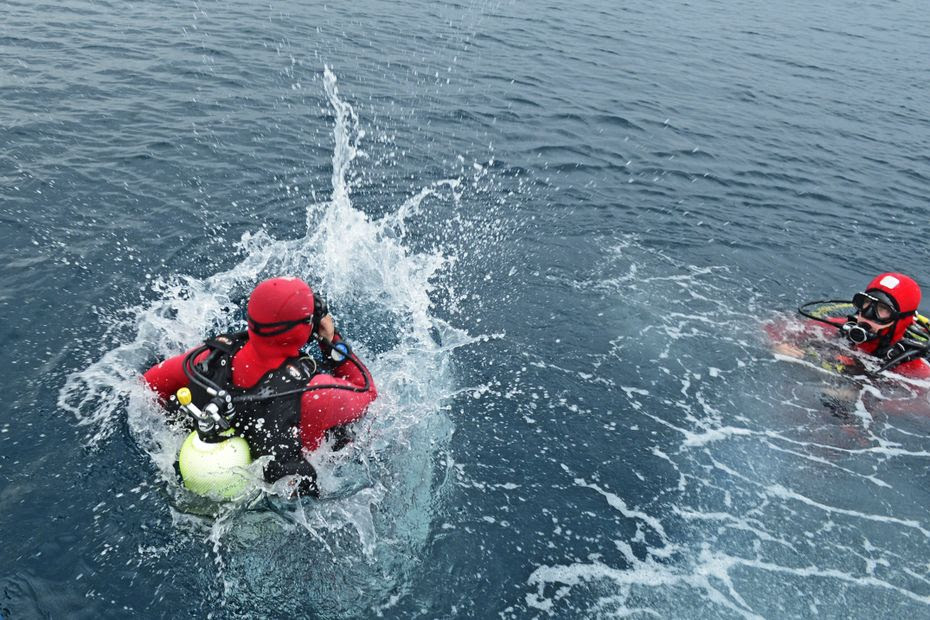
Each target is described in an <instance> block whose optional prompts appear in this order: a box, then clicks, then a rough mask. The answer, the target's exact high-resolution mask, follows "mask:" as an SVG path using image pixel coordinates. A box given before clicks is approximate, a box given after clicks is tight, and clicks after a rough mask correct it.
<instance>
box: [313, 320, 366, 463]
mask: <svg viewBox="0 0 930 620" xmlns="http://www.w3.org/2000/svg"><path fill="white" fill-rule="evenodd" d="M341 340H342V338H341V337H340V335H339V333H338V332H335V331H333V332H332V341H331V343H333V344H334V343H338V342H340V341H341ZM320 348H321V349H322V351H323V354H324V355H326V356H327V357H328V356H329V355H330V353H331V352H332V348H331V346H330V345H329V344H328V343H325V342H321V343H320ZM309 385H311V386H320V389H316V390H312V391H308V392H306V393H304V395H303V397H302V398H301V409H300V438H301V442H302V443H303V446H304V449H306V450H315V449H317V448H318V447H319V446H320V443H321V442H322V441H323V438H324V437H325V436H326V431H327V430H329V429H331V428H333V427H336V426H342V425H344V424H349V423H350V422H354V421H356V420H358V419H359V418H361V417H362V416H363V415H365V411H366V410H367V409H368V405H369V404H371V402H372V401H373V400H374V399H375V398H377V396H378V392H377V389H376V388H375V382H374V380H373V379H372V377H371V373H370V372H369V371H368V369H367V368H366V367H365V365H364V364H363V363H362V361H361V360H360V359H359V358H358V356H356V355H355V353H353V352H352V351H351V350H350V351H349V356H348V357H347V358H346V359H344V360H343V361H342V362H341V363H340V364H339V365H338V366H336V367H335V368H334V369H333V374H331V375H327V374H319V375H316V376H315V377H313V379H311V380H310V384H309ZM326 386H331V387H326Z"/></svg>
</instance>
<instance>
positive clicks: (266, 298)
mask: <svg viewBox="0 0 930 620" xmlns="http://www.w3.org/2000/svg"><path fill="white" fill-rule="evenodd" d="M248 314H249V342H251V343H252V345H253V346H254V347H255V350H256V352H257V353H259V354H260V355H262V356H265V357H294V356H296V355H297V354H298V350H299V349H300V347H302V346H303V345H305V344H307V340H309V338H310V332H311V329H312V326H311V324H310V317H312V316H313V291H312V290H311V289H310V286H308V285H307V283H306V282H304V281H303V280H301V279H300V278H293V277H285V278H271V279H270V280H265V281H264V282H261V283H260V284H259V285H258V286H256V287H255V290H254V291H252V295H251V296H250V297H249V305H248ZM301 320H306V322H304V323H300V324H298V325H295V326H294V327H291V328H290V329H288V330H287V331H285V332H283V333H281V334H277V335H274V336H262V335H260V334H259V333H257V331H256V330H255V328H254V325H253V322H258V323H261V324H268V323H281V322H285V321H301ZM259 331H262V330H259Z"/></svg>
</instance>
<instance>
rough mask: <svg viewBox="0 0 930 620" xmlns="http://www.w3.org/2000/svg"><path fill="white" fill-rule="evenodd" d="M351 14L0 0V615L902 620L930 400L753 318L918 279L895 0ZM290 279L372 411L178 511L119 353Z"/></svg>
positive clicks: (915, 62) (909, 103)
mask: <svg viewBox="0 0 930 620" xmlns="http://www.w3.org/2000/svg"><path fill="white" fill-rule="evenodd" d="M342 4H343V3H334V4H333V5H321V4H319V3H309V2H279V1H277V0H274V1H272V2H267V3H252V2H241V1H239V2H227V3H218V2H199V3H187V2H165V3H138V2H133V3H116V2H106V1H80V0H68V1H66V2H62V3H57V4H54V5H53V4H41V3H32V2H23V1H21V0H7V1H6V3H4V4H3V5H2V8H0V11H2V14H3V19H2V20H0V222H2V224H0V242H2V243H0V260H2V263H3V265H4V267H3V271H2V275H0V334H2V342H3V345H4V348H5V350H6V354H5V355H3V356H2V357H0V376H2V377H3V383H2V387H3V392H4V398H3V404H2V405H0V541H2V545H0V615H2V616H3V617H4V618H36V617H52V618H58V617H75V618H84V617H87V618H97V617H113V618H117V617H118V618H124V617H144V618H153V617H166V618H176V617H215V618H238V617H241V618H252V617H319V618H335V617H360V616H384V617H398V618H409V617H423V618H438V617H443V618H445V617H474V618H490V617H503V618H528V617H560V618H561V617H566V618H588V617H613V616H631V617H711V618H718V617H720V618H731V617H733V618H737V617H862V618H874V617H883V616H885V617H887V616H891V615H895V616H905V615H911V616H916V617H921V616H926V615H927V614H928V610H930V570H928V564H927V556H928V552H930V518H928V516H927V506H928V504H930V490H928V482H930V481H928V475H927V465H928V462H930V450H928V446H927V441H928V433H930V415H928V414H930V403H928V405H927V408H926V410H923V409H919V410H915V411H912V412H909V413H904V414H898V415H887V414H882V413H881V412H875V411H869V410H868V409H866V408H865V407H864V406H863V405H862V399H859V402H857V403H856V407H855V411H854V413H853V415H850V416H845V417H838V416H836V415H831V412H830V411H828V410H826V409H825V408H824V407H823V405H822V404H821V393H822V386H823V385H824V384H825V383H830V382H832V381H834V379H833V378H831V377H829V376H826V375H825V374H824V373H820V372H817V371H816V369H813V368H807V367H804V366H802V365H798V364H791V363H788V362H787V361H786V360H784V359H776V358H774V357H773V356H772V354H771V353H770V352H769V351H768V349H767V346H766V344H765V341H764V339H763V338H762V336H761V332H760V324H761V323H762V322H763V321H765V320H766V319H768V318H770V317H775V316H783V315H784V314H785V313H789V312H791V310H792V308H793V307H794V306H795V305H796V304H797V303H798V302H800V301H803V300H806V299H810V298H818V297H834V296H845V295H848V294H849V293H851V292H852V291H854V290H857V289H858V288H860V287H861V286H863V285H864V283H865V282H867V281H868V279H870V277H871V276H872V275H873V274H874V273H876V272H878V271H881V270H886V269H894V270H902V271H905V272H907V273H910V274H911V275H913V276H914V277H915V278H917V280H918V281H919V282H920V283H921V284H924V285H925V287H926V286H930V278H928V277H927V275H926V274H927V270H926V266H927V265H928V264H930V245H928V244H927V243H926V241H925V237H926V233H925V231H926V228H927V218H928V215H930V210H928V209H927V206H926V205H927V196H928V194H930V156H928V153H930V103H928V99H927V96H926V94H927V93H926V84H927V83H928V81H930V67H928V65H927V50H928V49H930V35H928V34H927V33H928V32H930V17H928V13H927V11H926V7H925V6H924V5H923V3H920V2H916V1H914V2H907V1H905V2H897V3H891V4H889V3H878V2H852V3H850V2H836V1H828V2H825V3H819V5H818V6H811V5H810V4H809V3H806V2H795V1H792V0H778V1H775V2H771V3H767V4H762V3H750V2H744V1H742V0H738V1H736V2H702V3H691V2H685V1H676V2H671V3H665V4H664V5H659V6H652V5H647V4H642V3H640V4H636V3H629V2H601V1H594V0H590V1H583V2H578V3H573V4H572V5H571V6H568V5H565V4H564V3H547V2H540V3H532V4H529V5H528V4H525V3H514V2H507V1H493V2H472V1H470V2H462V3H450V4H445V5H442V6H438V5H436V4H434V3H428V2H414V3H404V4H400V3H398V4H395V3H388V2H376V1H366V2H356V3H351V6H349V4H346V5H345V6H343V5H342ZM326 67H329V70H327V69H326ZM284 273H292V274H296V275H300V276H302V277H304V278H306V279H307V280H308V281H309V282H311V284H312V285H314V286H315V287H318V288H320V289H321V290H323V291H324V293H325V294H326V295H327V296H328V297H329V299H330V301H331V306H332V308H333V310H334V313H335V315H336V318H337V321H338V323H339V324H340V325H341V326H342V327H343V330H344V331H345V332H346V333H347V334H348V335H349V336H350V337H351V338H352V340H353V342H354V343H355V345H356V348H357V349H358V350H359V351H361V352H362V353H363V355H364V356H365V358H366V359H368V360H370V361H371V364H370V366H371V369H372V371H373V373H374V375H375V378H376V380H377V381H378V384H379V387H380V391H381V398H380V399H379V401H378V402H377V403H376V405H375V407H374V408H373V410H372V415H371V416H369V419H368V420H367V421H366V422H365V423H364V424H362V425H361V427H360V429H359V439H358V440H357V441H356V442H355V444H354V445H353V447H352V448H351V450H349V451H348V452H341V453H330V452H328V451H326V450H324V451H323V452H322V453H321V454H320V455H318V457H317V466H318V469H319V470H320V471H321V480H322V481H323V484H324V489H325V492H324V494H323V495H324V496H323V498H322V499H321V500H319V501H307V502H306V503H303V504H300V503H291V502H287V501H284V500H281V499H280V498H279V497H277V496H276V495H275V494H274V489H265V491H264V493H259V494H258V497H256V498H255V499H254V500H252V501H250V502H243V503H242V504H239V505H232V506H224V507H220V508H216V507H212V508H211V507H205V506H202V505H199V504H198V503H197V502H196V501H193V500H192V499H191V498H190V497H187V496H186V495H185V493H184V492H183V491H182V490H180V489H179V488H178V485H177V483H176V480H175V479H174V478H173V474H172V469H171V463H172V461H173V459H174V455H175V453H176V450H177V447H178V446H179V444H180V441H181V439H182V438H183V436H182V435H181V434H180V433H179V432H178V431H177V430H175V429H172V428H170V427H168V426H167V425H166V424H165V423H164V421H163V420H162V419H161V417H160V416H159V415H158V412H157V411H156V410H155V408H154V407H153V406H152V405H151V403H150V402H149V400H148V399H147V397H146V395H145V393H144V392H143V391H142V389H141V388H140V387H139V385H138V382H137V376H138V373H139V372H140V371H142V370H144V369H145V368H147V367H148V366H149V365H150V364H151V363H153V362H154V361H155V360H157V359H159V358H162V357H164V356H167V355H171V354H174V353H177V352H179V351H181V350H183V348H184V347H186V346H190V345H192V344H193V343H196V342H197V341H198V340H199V339H201V338H202V337H203V336H204V335H206V334H207V333H210V332H215V331H217V330H219V329H226V328H229V327H232V326H237V325H241V321H242V318H243V316H242V312H241V309H240V304H241V303H242V301H243V300H244V299H245V298H246V296H247V295H248V292H249V291H250V290H251V287H252V286H254V284H255V283H256V282H257V281H259V280H261V279H262V278H264V277H268V276H272V275H280V274H284ZM869 389H870V387H869V386H866V387H865V391H868V390H869Z"/></svg>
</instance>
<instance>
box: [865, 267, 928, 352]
mask: <svg viewBox="0 0 930 620" xmlns="http://www.w3.org/2000/svg"><path fill="white" fill-rule="evenodd" d="M869 291H881V292H883V293H885V294H886V295H888V296H889V297H891V299H893V300H894V302H895V303H896V304H898V312H911V313H913V312H915V311H916V310H917V307H918V306H919V305H920V287H919V286H917V283H916V282H914V280H912V279H911V278H909V277H908V276H906V275H904V274H903V273H894V272H887V273H881V274H879V275H877V276H875V277H874V278H873V279H872V281H871V282H869V285H868V286H867V287H866V288H865V292H866V293H868V292H869ZM913 322H914V315H913V314H910V315H908V316H906V317H903V318H900V319H898V322H897V324H896V325H895V330H894V334H892V337H891V341H892V342H897V341H898V340H900V339H901V338H902V337H903V336H904V332H905V330H906V329H907V328H908V327H910V325H911V324H912V323H913Z"/></svg>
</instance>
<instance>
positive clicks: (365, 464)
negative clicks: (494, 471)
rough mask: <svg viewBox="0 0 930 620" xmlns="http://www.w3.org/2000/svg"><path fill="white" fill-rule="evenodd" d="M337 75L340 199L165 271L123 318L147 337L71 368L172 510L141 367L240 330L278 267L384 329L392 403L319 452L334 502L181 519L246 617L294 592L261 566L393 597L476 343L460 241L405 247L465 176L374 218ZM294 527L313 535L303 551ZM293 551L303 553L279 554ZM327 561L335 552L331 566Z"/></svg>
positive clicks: (385, 381) (453, 199) (95, 426)
mask: <svg viewBox="0 0 930 620" xmlns="http://www.w3.org/2000/svg"><path fill="white" fill-rule="evenodd" d="M323 78H324V79H323V84H324V88H325V92H326V95H327V97H328V100H329V103H330V106H331V108H332V111H333V116H334V131H333V134H334V149H333V157H332V166H333V174H332V193H331V195H330V197H329V199H328V200H326V201H324V202H319V203H314V204H310V205H308V207H307V223H306V231H305V234H303V235H302V236H299V237H298V238H296V239H293V240H280V239H274V238H272V237H271V236H270V235H268V234H267V233H266V232H264V231H258V232H256V233H247V234H244V235H243V236H242V238H241V240H240V241H239V243H238V246H237V249H238V251H239V253H240V254H241V256H242V257H243V258H242V260H241V261H240V262H239V263H237V264H235V265H233V266H232V267H231V268H229V269H228V270H226V271H222V272H218V273H215V274H213V275H211V276H209V277H206V278H203V279H198V278H195V277H192V276H187V275H173V276H167V277H161V278H158V279H157V280H156V281H155V283H154V285H153V286H152V288H151V292H152V294H153V296H154V299H153V300H152V301H150V302H148V303H145V304H143V305H139V306H136V307H131V308H126V309H124V310H123V311H121V313H120V315H121V316H122V317H125V318H124V319H123V324H122V325H121V327H123V328H127V329H128V330H129V331H132V332H134V334H135V335H134V337H133V338H132V339H131V340H130V341H128V342H124V343H123V344H120V345H119V346H116V347H115V348H114V349H112V350H110V351H107V352H105V353H104V354H103V355H102V357H100V359H98V360H97V361H96V362H93V363H91V364H90V365H89V366H88V367H87V368H84V369H82V370H79V371H77V372H75V373H72V374H71V375H70V376H68V377H67V380H66V382H65V385H64V386H63V387H62V389H61V390H60V393H59V397H58V404H59V406H60V407H61V408H62V409H64V410H66V411H68V412H70V413H71V414H73V415H74V416H75V419H76V420H77V423H78V424H79V425H80V426H82V427H86V428H87V429H88V433H87V440H86V441H87V446H88V447H89V448H91V449H99V448H100V447H101V446H102V445H104V444H105V443H106V442H107V441H108V439H110V438H111V437H112V436H113V434H114V433H115V432H117V429H118V428H119V427H120V424H119V421H120V419H122V418H123V417H124V416H128V420H129V429H130V432H131V434H132V435H133V439H134V441H135V442H136V443H137V444H138V445H140V446H141V447H142V448H143V449H144V451H145V452H146V454H147V455H148V456H149V458H150V459H151V461H152V463H153V464H154V465H155V466H156V467H157V469H158V471H159V473H160V475H161V477H162V478H163V486H164V487H165V488H166V490H167V491H168V494H169V496H170V497H171V499H170V501H171V503H173V504H175V505H176V506H177V507H178V508H179V509H180V510H181V512H178V511H177V510H175V511H174V513H175V514H176V515H183V514H184V511H185V509H190V508H191V506H192V504H191V503H190V502H187V501H186V500H185V492H184V491H182V490H180V489H179V488H178V485H177V483H176V480H175V474H174V471H173V463H174V459H175V456H176V454H177V450H178V446H179V445H180V442H181V440H182V439H183V435H182V434H181V433H179V432H178V431H177V430H175V429H172V428H170V427H169V426H168V425H167V423H166V422H164V420H163V416H161V415H159V410H158V406H157V405H156V404H154V403H153V401H152V398H151V395H150V394H148V393H147V391H146V390H144V389H143V388H142V386H141V382H140V380H139V372H140V371H141V370H143V369H144V367H145V365H146V364H148V363H150V362H151V360H152V359H153V358H165V357H168V356H171V355H176V354H178V353H180V352H181V351H183V350H185V349H187V348H189V347H191V346H193V345H195V344H196V343H198V342H200V341H201V340H202V338H203V337H204V335H205V334H206V333H209V332H215V331H220V330H226V329H230V328H232V327H234V326H235V321H236V313H237V309H236V303H235V300H240V299H242V298H244V296H245V295H246V294H247V293H248V291H249V290H250V289H251V287H253V286H254V284H255V283H256V282H258V281H259V280H261V279H262V278H264V277H270V276H272V275H280V274H294V275H298V276H301V277H303V278H305V279H306V280H307V281H309V282H310V283H311V285H313V286H314V287H315V288H319V289H320V290H322V291H323V292H324V294H325V295H326V297H327V298H328V299H329V301H330V305H331V307H332V308H334V309H336V310H334V312H336V320H337V323H339V322H340V321H341V319H343V318H344V319H345V320H346V321H350V322H353V321H354V322H358V323H364V322H365V321H366V319H370V321H369V322H370V323H374V324H375V327H373V328H372V327H370V326H369V327H368V328H367V329H365V330H363V331H364V333H365V334H366V338H365V339H361V340H354V341H353V344H354V346H355V348H356V350H357V351H359V353H360V355H361V357H362V358H363V359H365V360H366V361H367V362H368V365H369V368H370V369H371V371H372V374H373V376H374V377H375V379H376V381H377V383H378V386H379V393H380V397H379V399H378V401H377V402H376V403H374V404H373V406H372V407H371V409H370V414H369V415H368V416H367V418H366V419H365V421H364V422H363V423H362V424H361V425H360V426H361V428H360V429H359V438H358V439H357V440H356V441H355V443H354V444H353V445H352V447H351V448H350V449H348V450H343V451H341V452H339V453H333V452H330V451H329V450H328V449H326V448H325V447H324V448H323V449H321V450H319V451H318V452H317V453H316V454H315V455H314V464H315V465H316V467H317V468H318V470H319V472H320V485H321V487H322V489H323V492H324V496H325V495H327V494H329V495H331V496H335V497H338V499H337V500H336V501H322V502H317V503H309V504H305V503H294V502H282V501H279V500H275V499H274V498H271V499H270V500H268V499H267V498H266V500H262V501H265V502H266V503H264V504H262V506H263V508H264V510H262V511H260V512H257V513H256V512H255V511H254V510H253V509H252V508H251V507H250V506H256V504H255V503H254V502H253V503H252V504H248V505H246V504H238V505H236V504H232V505H230V506H229V507H225V508H221V509H220V511H219V512H218V513H217V512H215V511H214V512H213V518H208V519H206V520H202V519H199V518H192V517H190V515H187V516H184V517H183V518H181V517H179V518H178V519H176V526H178V527H180V530H181V531H186V532H188V533H189V534H188V535H189V536H190V538H189V543H190V545H191V551H190V552H191V553H196V551H195V549H197V548H202V547H203V542H202V541H203V540H204V539H206V540H207V541H208V542H207V547H209V548H212V549H213V553H214V555H215V558H216V562H215V569H216V570H217V574H218V578H219V580H220V581H221V582H222V583H223V588H222V592H221V593H220V594H219V597H220V599H219V601H217V602H219V603H220V604H222V605H224V606H227V608H228V609H229V610H231V611H234V610H236V609H241V610H246V611H243V613H247V610H248V609H254V607H252V605H253V603H249V602H247V601H246V598H247V597H248V596H249V593H251V594H252V595H253V596H254V597H256V598H255V600H257V601H259V603H257V604H260V601H261V600H263V596H262V595H261V594H260V593H258V592H257V591H258V590H263V589H265V588H269V587H270V588H272V589H274V588H275V587H277V586H278V585H282V584H277V585H275V583H274V579H271V582H272V583H270V584H264V583H262V581H263V580H264V581H268V579H269V576H268V575H267V574H266V575H258V574H256V573H255V567H256V566H265V567H266V568H267V567H269V566H271V565H274V567H275V572H276V574H279V575H282V574H287V580H288V586H289V587H293V585H292V584H293V583H294V582H293V580H294V579H295V576H296V577H298V579H297V581H298V582H299V583H301V584H303V585H302V586H301V596H299V597H296V598H295V597H294V596H293V593H291V594H292V596H291V597H290V598H291V599H292V600H294V601H295V604H297V605H300V604H303V603H302V600H303V599H307V598H311V599H315V598H319V599H320V600H324V599H325V600H326V603H325V604H323V605H325V606H329V607H330V611H331V613H333V614H334V615H345V614H347V613H348V614H350V615H351V614H355V613H363V612H365V611H366V610H367V609H368V607H367V606H368V605H369V604H370V601H372V600H386V598H389V597H385V595H384V593H385V591H392V590H393V589H395V588H398V587H402V585H400V584H398V579H402V576H403V575H404V574H406V573H407V572H409V567H408V565H409V564H410V563H411V562H415V561H416V560H415V558H416V557H417V556H418V549H420V548H421V547H422V545H423V544H424V543H425V541H426V540H427V538H428V535H429V530H430V519H431V516H430V515H431V514H432V513H433V509H432V505H433V503H434V502H436V501H441V495H442V492H441V489H442V487H443V484H444V483H443V474H442V471H443V467H444V466H443V465H442V463H443V462H444V457H443V456H442V454H443V450H444V448H443V446H444V445H446V443H447V442H448V439H449V437H450V435H451V431H452V425H451V422H450V421H449V419H448V418H447V417H446V416H445V414H444V412H443V409H442V403H443V401H444V400H446V399H447V398H449V397H451V396H452V395H454V394H455V393H457V390H458V389H460V388H459V387H457V386H456V381H455V373H454V370H453V354H454V352H455V350H456V349H458V348H460V347H463V346H466V345H469V344H470V343H473V342H475V340H476V338H475V337H474V336H471V335H469V334H468V333H467V332H465V331H464V330H462V329H459V328H456V327H454V326H452V325H450V324H448V323H447V322H446V321H444V320H442V319H440V318H438V317H437V316H435V314H434V313H433V311H432V310H433V306H434V293H435V287H436V285H437V284H436V281H437V279H438V276H439V275H440V274H441V273H442V272H443V270H444V269H446V268H447V267H449V266H450V265H451V264H452V263H453V262H454V260H455V259H454V258H452V257H451V256H452V255H454V248H450V249H447V250H446V251H447V252H448V254H446V253H444V251H443V249H442V248H436V249H433V250H431V251H423V252H412V251H410V250H409V249H408V248H407V246H406V240H407V238H408V230H407V226H408V224H409V222H410V221H411V219H412V218H415V217H417V215H418V214H419V213H420V210H421V208H422V206H423V203H424V201H425V200H426V199H431V200H439V201H443V202H444V203H445V204H446V207H449V206H450V205H451V208H452V209H455V208H456V207H457V205H458V201H459V199H460V198H461V192H462V190H461V189H460V187H461V186H462V185H463V179H462V178H454V179H443V180H439V181H436V182H434V183H431V184H429V185H428V186H427V187H425V188H422V189H420V190H417V191H415V192H413V195H412V197H411V198H409V199H408V200H407V201H405V202H404V203H403V204H402V205H401V206H400V207H399V208H398V209H396V210H395V211H394V212H392V213H389V214H388V215H386V216H384V217H383V218H382V219H381V220H376V221H373V220H371V219H370V218H369V217H368V216H367V215H366V214H365V213H363V212H362V211H360V210H358V209H356V208H355V207H353V205H352V202H351V193H352V192H351V189H352V188H351V186H350V184H349V183H348V181H347V175H348V174H349V171H350V169H351V166H352V163H353V162H354V160H355V159H356V157H357V156H358V154H359V153H360V149H359V145H360V141H361V140H362V138H363V137H364V131H363V130H361V129H360V128H359V121H358V117H357V116H356V114H355V112H354V110H353V108H352V106H351V105H350V104H348V103H347V102H345V101H343V100H342V99H341V98H340V96H339V91H338V88H337V81H336V76H335V75H334V73H333V72H332V71H331V70H330V69H329V68H328V67H327V68H325V70H324V74H323ZM479 174H482V175H483V174H486V172H485V171H483V170H482V171H481V172H480V173H479ZM398 334H399V336H398ZM349 335H350V336H351V335H352V334H349ZM379 337H383V341H381V342H379V341H378V339H379ZM384 341H387V343H388V344H387V346H385V344H384ZM375 350H378V351H379V353H378V354H377V355H373V354H372V351H375ZM437 473H438V474H439V476H438V477H437ZM260 486H261V485H260ZM264 488H265V490H266V491H267V490H269V488H268V487H267V486H265V487H264ZM270 490H273V489H270ZM273 517H274V518H273ZM182 523H183V527H181V526H180V524H182ZM349 532H351V533H352V535H351V536H347V535H346V534H347V533H349ZM295 536H296V537H297V538H298V539H299V541H300V542H299V544H298V545H297V546H296V547H294V546H293V544H294V537H295ZM281 545H288V546H289V547H288V548H289V549H290V550H289V551H288V552H287V553H281V552H280V549H279V547H281ZM321 557H323V558H329V560H328V561H322V562H321V561H320V558H321ZM282 567H286V569H284V570H283V572H282ZM333 580H339V581H342V582H351V583H353V584H354V587H352V588H347V590H346V592H347V593H348V592H351V593H353V595H352V597H351V598H347V597H348V594H346V596H345V597H339V596H337V597H335V598H333V597H332V596H331V592H330V591H329V589H328V587H327V586H326V584H327V583H331V582H332V581H333ZM282 587H283V586H282ZM361 592H371V593H372V594H371V595H370V596H367V597H366V596H363V595H360V593H361ZM297 609H300V608H299V607H298V608H297ZM320 612H321V614H322V615H326V613H327V612H326V610H325V609H321V610H320Z"/></svg>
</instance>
